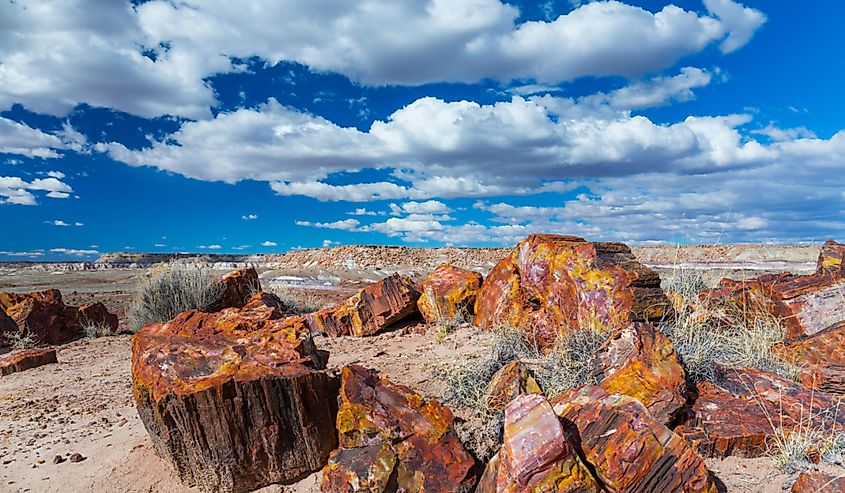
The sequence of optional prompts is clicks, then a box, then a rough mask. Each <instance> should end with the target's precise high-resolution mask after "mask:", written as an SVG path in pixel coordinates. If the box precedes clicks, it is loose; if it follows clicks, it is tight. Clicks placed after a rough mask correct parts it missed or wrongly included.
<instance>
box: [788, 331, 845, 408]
mask: <svg viewBox="0 0 845 493" xmlns="http://www.w3.org/2000/svg"><path fill="white" fill-rule="evenodd" d="M774 349H775V352H776V353H777V354H778V355H780V357H781V358H783V359H784V361H786V362H788V363H792V364H795V365H796V366H798V367H799V368H801V383H803V384H804V386H805V387H808V388H811V389H818V390H822V391H824V392H829V393H833V394H845V322H839V323H838V324H836V325H834V326H832V327H828V328H827V329H825V330H823V331H821V332H819V333H817V334H813V335H811V336H810V337H807V338H805V339H802V340H800V341H798V342H794V343H792V344H783V345H778V346H775V348H774Z"/></svg>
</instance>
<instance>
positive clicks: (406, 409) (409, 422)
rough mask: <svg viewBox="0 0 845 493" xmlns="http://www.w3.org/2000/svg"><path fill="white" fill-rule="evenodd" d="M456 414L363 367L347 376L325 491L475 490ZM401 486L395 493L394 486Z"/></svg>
mask: <svg viewBox="0 0 845 493" xmlns="http://www.w3.org/2000/svg"><path fill="white" fill-rule="evenodd" d="M453 422H454V416H453V415H452V412H451V411H450V410H449V409H448V408H447V407H445V406H443V405H442V404H440V403H439V402H437V401H435V400H428V401H426V400H425V399H423V398H422V397H421V396H420V395H419V394H417V393H415V392H414V391H412V390H411V389H409V388H408V387H405V386H402V385H397V384H394V383H392V382H390V381H389V380H386V379H384V378H380V377H379V376H378V373H376V372H375V371H373V370H367V369H365V368H361V367H359V366H348V367H345V368H344V369H343V371H342V377H341V390H340V409H339V411H338V413H337V430H338V432H339V435H340V447H341V448H340V449H339V450H336V451H335V452H333V453H332V457H331V460H330V462H329V465H328V466H326V468H325V469H324V470H323V481H322V485H321V487H322V490H323V491H326V492H335V493H346V492H349V491H369V492H377V493H378V492H383V491H395V490H396V488H398V491H407V492H427V493H434V492H444V493H446V492H455V491H467V490H469V488H471V487H472V484H473V481H474V479H475V478H474V477H473V475H472V470H473V468H474V465H475V462H474V461H473V459H472V457H471V456H470V455H469V453H467V451H466V450H464V447H463V445H462V444H461V442H460V440H459V439H458V436H457V434H456V433H455V430H454V427H453ZM389 480H391V481H395V485H394V486H393V488H394V489H393V490H389V489H388V488H387V484H388V481H389Z"/></svg>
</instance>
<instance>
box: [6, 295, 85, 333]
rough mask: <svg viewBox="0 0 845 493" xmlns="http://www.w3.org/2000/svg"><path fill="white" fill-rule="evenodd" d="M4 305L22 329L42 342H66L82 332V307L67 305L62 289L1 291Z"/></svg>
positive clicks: (7, 312) (21, 330)
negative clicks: (25, 292)
mask: <svg viewBox="0 0 845 493" xmlns="http://www.w3.org/2000/svg"><path fill="white" fill-rule="evenodd" d="M0 308H2V309H3V310H5V312H6V314H7V315H8V316H9V317H10V318H11V319H12V320H14V322H15V325H16V326H17V330H18V331H20V332H24V331H26V332H28V333H29V334H32V335H33V336H34V337H35V339H36V342H38V343H39V344H63V343H65V342H68V341H71V340H73V339H76V338H77V337H79V336H80V335H81V333H82V325H81V324H80V320H79V313H78V309H77V308H76V307H74V306H68V305H65V304H64V302H63V301H62V293H61V292H59V290H58V289H48V290H46V291H40V292H34V293H28V294H21V293H0ZM0 343H2V341H0ZM6 345H8V343H6Z"/></svg>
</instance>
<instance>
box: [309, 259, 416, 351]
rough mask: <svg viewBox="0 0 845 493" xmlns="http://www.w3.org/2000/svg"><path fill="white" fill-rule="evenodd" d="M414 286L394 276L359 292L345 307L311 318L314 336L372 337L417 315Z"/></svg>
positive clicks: (329, 310)
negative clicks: (316, 334)
mask: <svg viewBox="0 0 845 493" xmlns="http://www.w3.org/2000/svg"><path fill="white" fill-rule="evenodd" d="M419 297H420V294H419V292H418V291H417V289H416V288H415V287H414V283H413V282H412V281H411V280H410V279H408V278H406V277H402V276H400V275H399V274H393V275H391V276H388V277H385V278H384V279H382V280H380V281H378V282H376V283H373V284H371V285H369V286H367V287H365V288H364V289H362V290H360V291H358V292H357V293H355V295H353V296H352V297H351V298H349V299H348V300H346V301H345V302H344V303H342V304H340V305H338V306H336V307H334V308H326V309H324V310H320V311H318V312H314V313H311V314H309V315H308V322H309V324H310V326H311V330H312V331H313V332H319V333H321V334H326V335H329V336H332V337H337V336H343V335H353V336H358V337H361V336H371V335H375V334H377V333H379V332H381V331H382V330H383V329H384V328H386V327H388V326H390V325H391V324H394V323H396V322H399V321H400V320H402V319H404V318H406V317H408V316H410V315H413V314H415V313H417V300H418V299H419Z"/></svg>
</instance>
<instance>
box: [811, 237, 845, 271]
mask: <svg viewBox="0 0 845 493" xmlns="http://www.w3.org/2000/svg"><path fill="white" fill-rule="evenodd" d="M843 259H845V245H843V244H841V243H837V242H835V241H833V240H827V241H826V242H825V243H824V245H822V248H821V250H819V260H818V262H817V263H816V274H831V275H834V276H837V277H843V276H845V263H843V262H842V260H843Z"/></svg>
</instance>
